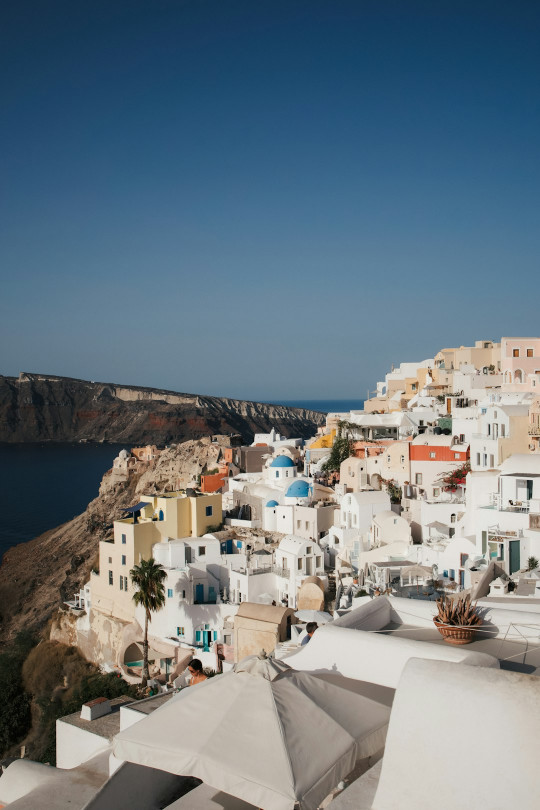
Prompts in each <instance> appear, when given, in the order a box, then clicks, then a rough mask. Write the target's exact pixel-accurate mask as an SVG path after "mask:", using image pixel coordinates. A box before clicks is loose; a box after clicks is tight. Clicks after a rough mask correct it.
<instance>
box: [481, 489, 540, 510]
mask: <svg viewBox="0 0 540 810" xmlns="http://www.w3.org/2000/svg"><path fill="white" fill-rule="evenodd" d="M533 505H534V504H533ZM483 508H484V509H496V510H497V511H499V512H523V513H526V514H528V513H529V510H530V508H531V501H518V500H513V499H512V498H502V497H501V496H500V495H499V494H498V493H493V494H492V495H490V498H489V503H488V504H486V506H484V507H483Z"/></svg>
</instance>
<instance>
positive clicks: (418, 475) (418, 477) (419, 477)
mask: <svg viewBox="0 0 540 810" xmlns="http://www.w3.org/2000/svg"><path fill="white" fill-rule="evenodd" d="M414 483H415V484H421V483H422V473H416V475H415V477H414Z"/></svg>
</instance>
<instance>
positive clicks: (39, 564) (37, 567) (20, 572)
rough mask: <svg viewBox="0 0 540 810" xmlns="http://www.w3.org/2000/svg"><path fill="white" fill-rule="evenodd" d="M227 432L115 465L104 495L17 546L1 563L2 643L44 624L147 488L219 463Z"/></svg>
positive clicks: (188, 479)
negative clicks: (129, 469)
mask: <svg viewBox="0 0 540 810" xmlns="http://www.w3.org/2000/svg"><path fill="white" fill-rule="evenodd" d="M227 443H228V439H227V437H226V436H217V437H216V439H215V440H214V441H212V440H211V439H210V438H203V439H198V440H191V441H187V442H183V443H182V444H178V445H175V446H173V447H169V448H167V449H166V450H164V451H163V452H162V453H161V455H160V456H159V458H158V459H157V460H156V461H154V462H150V463H144V464H140V465H138V469H137V470H136V471H135V472H133V473H130V474H129V475H128V474H127V473H126V474H125V475H123V476H122V475H119V474H118V473H117V472H116V471H115V473H114V474H113V472H112V471H111V470H109V471H108V472H107V473H105V475H104V476H103V480H102V482H101V486H100V490H99V496H98V497H97V498H95V499H94V500H93V501H91V503H90V504H89V505H88V507H87V509H86V511H85V512H83V513H82V514H81V515H77V517H75V518H73V520H70V521H69V522H68V523H64V524H63V525H62V526H59V527H57V528H56V529H52V530H51V531H48V532H45V534H42V535H41V536H40V537H37V538H36V539H35V540H30V541H29V542H28V543H21V544H20V545H18V546H14V547H13V548H11V549H9V551H7V552H6V553H5V554H4V557H3V561H2V565H1V566H0V645H1V644H3V643H5V642H6V641H8V639H10V638H13V636H14V635H15V634H16V633H17V632H19V631H20V630H23V629H39V628H40V627H42V626H43V625H45V624H46V623H47V621H48V620H49V619H50V618H51V617H52V615H53V614H54V613H55V612H56V610H57V609H58V608H59V607H61V605H62V602H63V600H64V599H72V598H73V594H74V593H75V592H77V591H78V590H79V588H80V587H81V586H82V585H83V584H84V583H85V582H86V581H88V579H89V577H90V570H91V568H92V566H93V565H94V564H95V563H96V561H97V557H98V551H99V545H98V544H99V541H100V539H102V538H103V537H104V536H105V535H106V534H107V533H110V530H109V529H108V528H107V527H109V526H110V524H111V523H112V521H113V520H116V519H118V518H120V517H121V510H122V508H124V507H126V506H131V505H132V504H133V503H136V502H137V501H139V500H140V498H139V496H140V495H142V494H145V493H153V492H165V491H168V490H171V489H173V488H174V487H176V486H180V487H186V486H188V485H189V484H190V483H192V482H193V480H194V479H195V478H196V477H197V475H198V474H199V473H201V472H203V470H204V469H207V468H208V467H211V466H213V465H214V463H215V461H216V458H217V455H218V454H219V449H220V448H222V447H224V446H225V445H226V444H227Z"/></svg>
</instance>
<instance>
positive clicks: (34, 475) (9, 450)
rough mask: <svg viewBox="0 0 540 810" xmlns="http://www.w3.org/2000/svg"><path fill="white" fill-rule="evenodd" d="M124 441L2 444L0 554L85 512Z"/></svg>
mask: <svg viewBox="0 0 540 810" xmlns="http://www.w3.org/2000/svg"><path fill="white" fill-rule="evenodd" d="M123 446H124V445H120V444H118V445H117V444H0V492H1V493H2V498H3V499H4V508H3V509H2V520H1V521H0V557H1V555H2V554H3V553H4V552H5V551H7V549H8V548H10V546H16V545H17V544H18V543H23V542H25V541H26V540H32V538H34V537H37V536H38V535H39V534H42V533H43V532H45V531H47V530H48V529H54V528H55V527H56V526H59V525H60V524H61V523H65V522H66V521H67V520H71V518H73V517H75V515H78V514H80V513H81V512H84V510H85V509H86V507H87V505H88V503H89V502H90V501H91V500H93V498H95V497H96V496H97V494H98V490H99V484H100V482H101V478H102V476H103V473H104V472H105V471H106V470H108V469H110V468H111V467H112V462H113V459H114V458H115V456H117V455H118V453H119V451H120V450H121V449H122V447H123Z"/></svg>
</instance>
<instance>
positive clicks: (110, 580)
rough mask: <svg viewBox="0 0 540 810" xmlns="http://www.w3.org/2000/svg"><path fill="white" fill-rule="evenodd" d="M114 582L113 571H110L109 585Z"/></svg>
mask: <svg viewBox="0 0 540 810" xmlns="http://www.w3.org/2000/svg"><path fill="white" fill-rule="evenodd" d="M112 584H113V572H112V571H109V585H112Z"/></svg>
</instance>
